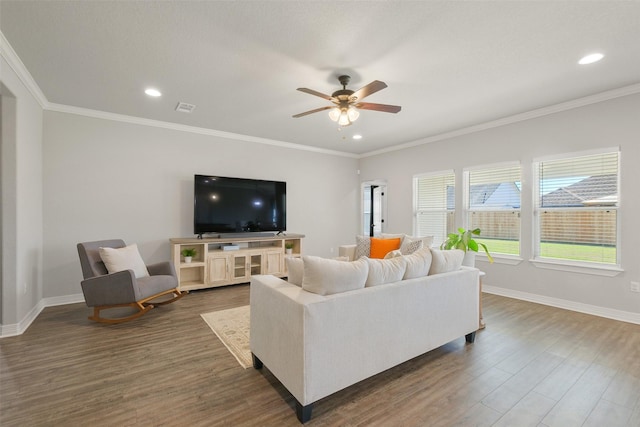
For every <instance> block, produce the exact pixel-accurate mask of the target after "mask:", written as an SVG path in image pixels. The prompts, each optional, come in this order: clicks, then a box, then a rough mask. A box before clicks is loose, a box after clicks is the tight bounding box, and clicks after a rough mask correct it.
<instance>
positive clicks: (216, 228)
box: [193, 175, 287, 236]
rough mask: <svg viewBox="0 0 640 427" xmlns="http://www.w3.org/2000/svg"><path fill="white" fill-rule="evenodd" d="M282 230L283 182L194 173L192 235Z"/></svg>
mask: <svg viewBox="0 0 640 427" xmlns="http://www.w3.org/2000/svg"><path fill="white" fill-rule="evenodd" d="M286 229H287V183H286V182H281V181H265V180H259V179H246V178H230V177H222V176H211V175H195V178H194V207H193V230H194V233H195V234H197V235H200V236H202V234H205V233H249V232H263V231H278V232H280V231H286Z"/></svg>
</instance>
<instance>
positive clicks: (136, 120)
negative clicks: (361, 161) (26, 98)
mask: <svg viewBox="0 0 640 427" xmlns="http://www.w3.org/2000/svg"><path fill="white" fill-rule="evenodd" d="M47 110H49V111H56V112H60V113H68V114H76V115H80V116H86V117H93V118H97V119H103V120H112V121H117V122H124V123H131V124H137V125H142V126H151V127H157V128H163V129H170V130H175V131H180V132H189V133H195V134H199V135H208V136H215V137H218V138H225V139H233V140H237V141H244V142H254V143H257V144H265V145H273V146H276V147H281V148H289V149H293V150H302V151H312V152H315V153H321V154H329V155H332V156H342V157H351V158H359V156H358V155H357V154H352V153H346V152H343V151H336V150H327V149H324V148H318V147H311V146H308V145H301V144H294V143H292V142H284V141H277V140H274V139H268V138H260V137H257V136H250V135H242V134H237V133H231V132H224V131H220V130H215V129H208V128H202V127H197V126H188V125H181V124H178V123H171V122H163V121H160V120H152V119H144V118H141V117H135V116H128V115H124V114H116V113H109V112H106V111H99V110H92V109H89V108H81V107H73V106H70V105H63V104H54V103H49V104H48V107H47Z"/></svg>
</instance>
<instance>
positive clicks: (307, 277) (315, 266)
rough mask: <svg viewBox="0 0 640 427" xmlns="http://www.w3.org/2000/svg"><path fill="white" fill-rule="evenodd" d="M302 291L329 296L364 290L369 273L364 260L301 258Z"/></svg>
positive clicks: (367, 265)
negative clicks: (302, 269)
mask: <svg viewBox="0 0 640 427" xmlns="http://www.w3.org/2000/svg"><path fill="white" fill-rule="evenodd" d="M302 260H303V263H304V276H303V277H302V289H304V290H305V291H308V292H313V293H314V294H318V295H331V294H337V293H340V292H347V291H353V290H356V289H362V288H364V284H365V282H366V281H367V273H368V272H369V264H367V260H366V258H362V259H359V260H358V261H353V262H344V261H336V260H333V259H325V258H320V257H316V256H304V257H302Z"/></svg>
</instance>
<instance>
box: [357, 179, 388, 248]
mask: <svg viewBox="0 0 640 427" xmlns="http://www.w3.org/2000/svg"><path fill="white" fill-rule="evenodd" d="M361 194H362V197H361V201H362V223H361V231H362V234H363V235H365V236H371V237H374V236H379V235H380V233H384V232H385V218H386V216H387V202H386V200H387V182H386V181H367V182H363V183H362V192H361Z"/></svg>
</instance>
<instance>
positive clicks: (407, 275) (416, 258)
mask: <svg viewBox="0 0 640 427" xmlns="http://www.w3.org/2000/svg"><path fill="white" fill-rule="evenodd" d="M404 259H405V260H406V261H407V269H406V271H405V272H404V276H403V279H405V280H407V279H415V278H417V277H424V276H427V275H428V274H429V268H431V249H429V248H422V249H419V250H417V251H415V252H414V253H412V254H411V255H405V256H404Z"/></svg>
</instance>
